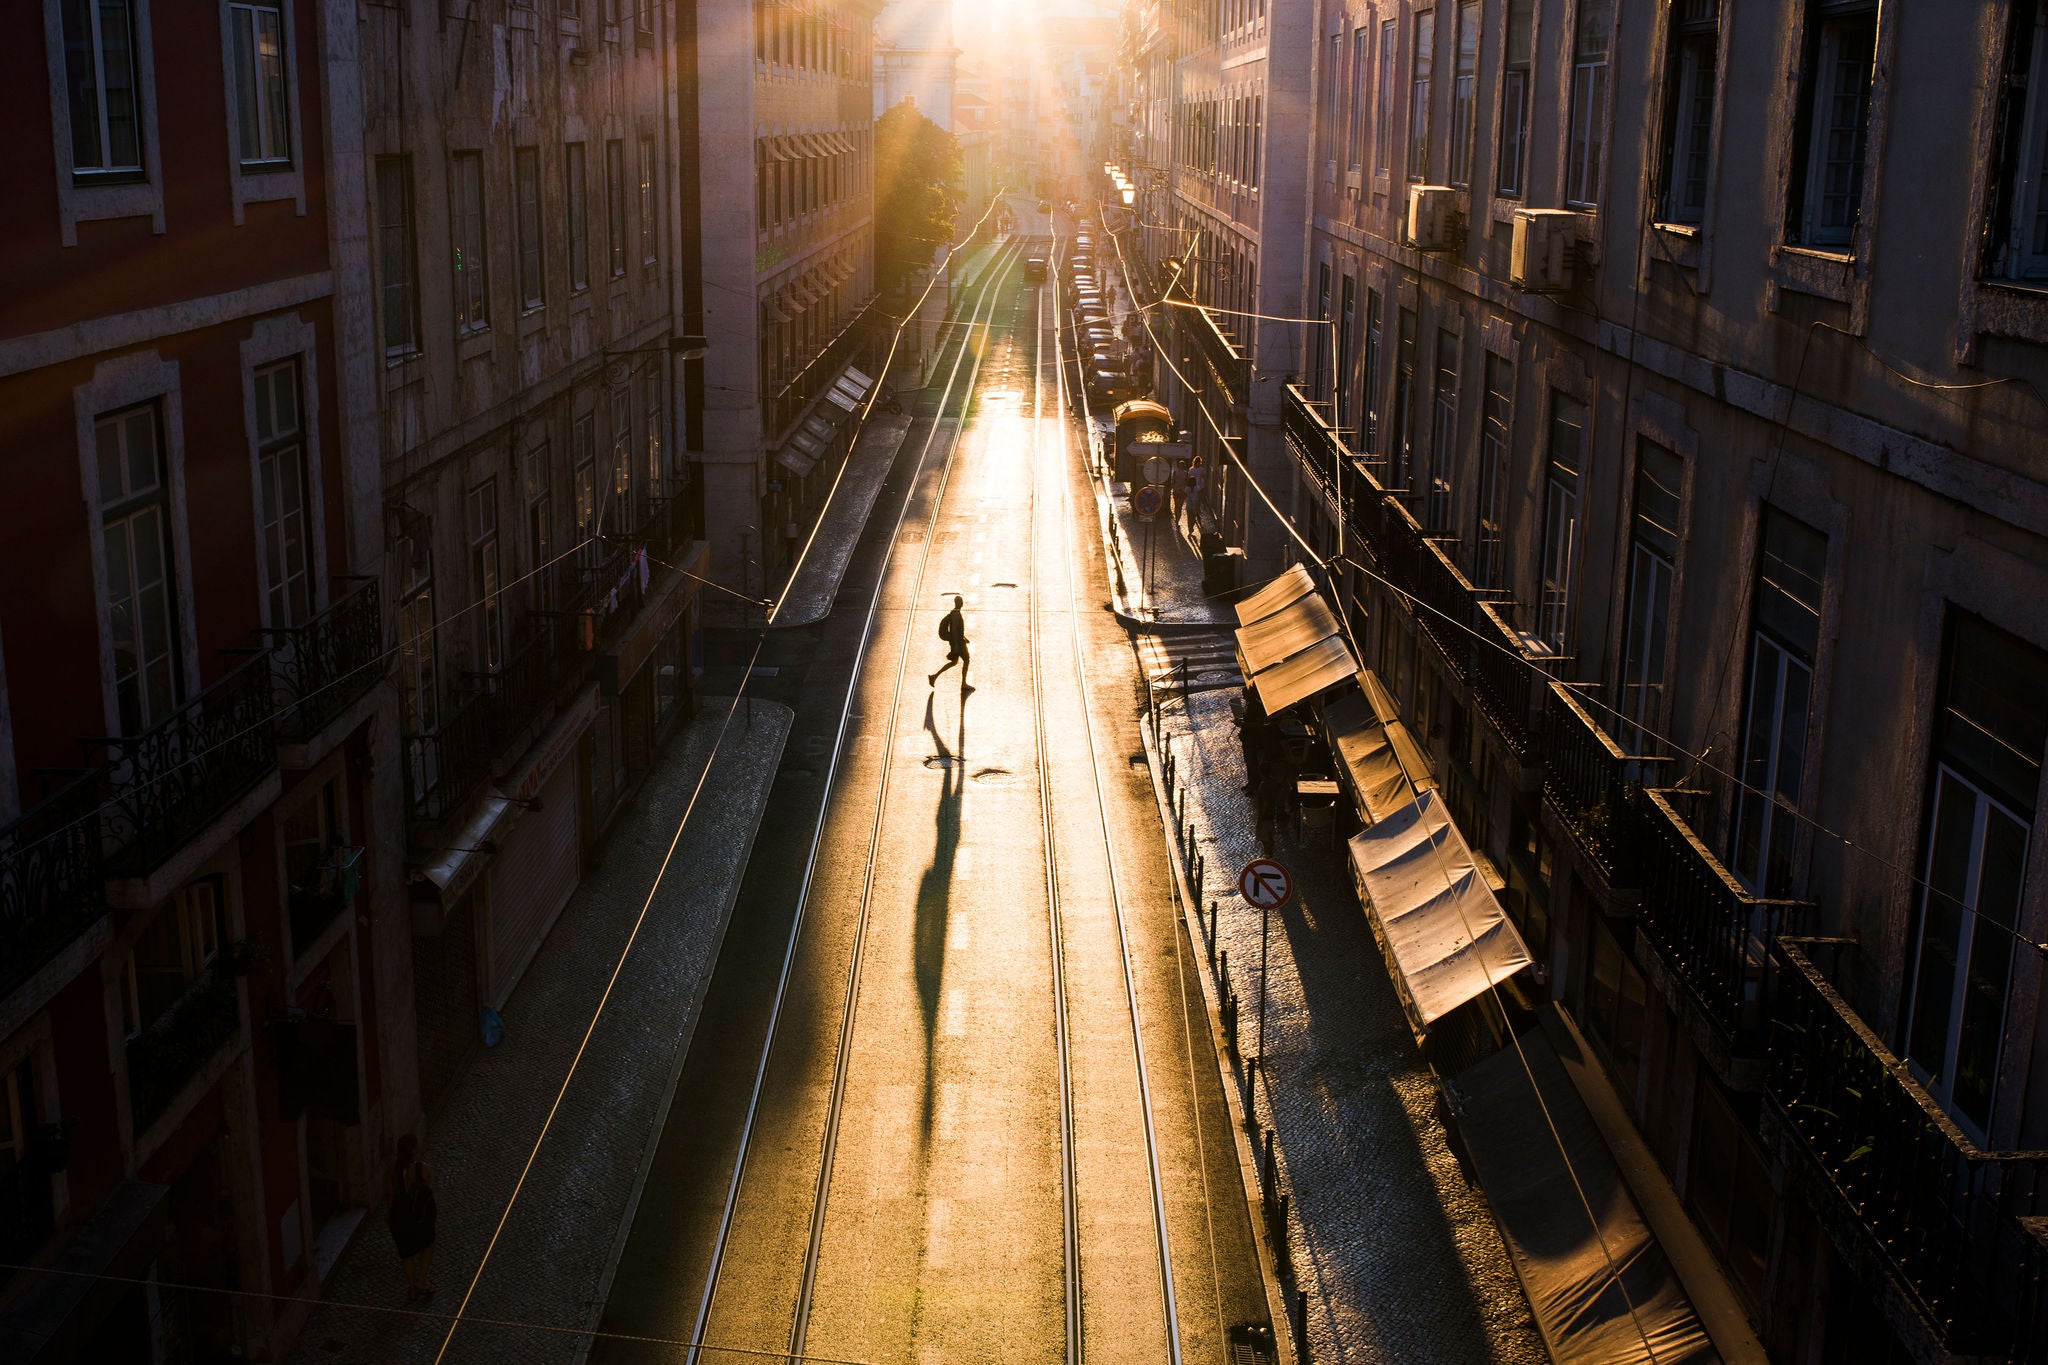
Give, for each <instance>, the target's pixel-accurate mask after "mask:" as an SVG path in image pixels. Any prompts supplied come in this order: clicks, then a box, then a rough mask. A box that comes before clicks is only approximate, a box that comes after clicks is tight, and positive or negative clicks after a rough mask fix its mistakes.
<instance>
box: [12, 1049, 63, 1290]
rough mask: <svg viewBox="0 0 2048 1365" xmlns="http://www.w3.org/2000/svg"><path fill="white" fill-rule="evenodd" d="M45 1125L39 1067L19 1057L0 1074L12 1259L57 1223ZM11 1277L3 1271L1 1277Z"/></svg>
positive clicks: (18, 1260)
mask: <svg viewBox="0 0 2048 1365" xmlns="http://www.w3.org/2000/svg"><path fill="white" fill-rule="evenodd" d="M42 1126H43V1125H42V1122H41V1117H40V1111H39V1110H38V1108H37V1106H36V1081H35V1068H34V1066H33V1065H32V1064H31V1063H30V1062H27V1061H22V1062H17V1063H16V1064H15V1065H14V1066H13V1068H12V1069H10V1070H8V1071H7V1072H6V1073H4V1074H0V1257H5V1258H6V1260H7V1262H8V1263H9V1264H12V1265H20V1264H23V1263H25V1262H27V1261H29V1260H31V1259H33V1258H34V1256H35V1253H36V1250H37V1248H39V1247H41V1246H42V1244H43V1243H44V1242H46V1241H48V1240H49V1238H50V1234H51V1233H52V1232H53V1231H55V1228H56V1209H55V1206H54V1204H53V1202H52V1200H51V1197H50V1166H49V1162H48V1160H47V1158H48V1156H50V1155H51V1153H50V1152H49V1151H47V1150H45V1148H44V1140H43V1137H42ZM11 1278H13V1276H12V1273H11V1272H5V1273H0V1283H4V1282H5V1281H6V1280H7V1279H11Z"/></svg>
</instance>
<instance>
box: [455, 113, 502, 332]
mask: <svg viewBox="0 0 2048 1365" xmlns="http://www.w3.org/2000/svg"><path fill="white" fill-rule="evenodd" d="M469 165H474V166H475V167H476V180H477V183H476V197H475V203H474V204H472V205H469V207H468V210H467V211H465V208H464V202H465V200H466V199H467V198H468V196H467V195H466V193H465V192H464V188H463V184H462V168H463V167H465V166H469ZM487 194H488V187H487V186H486V184H485V167H484V156H483V152H482V151H481V150H480V149H478V150H472V149H467V148H452V149H450V151H449V153H448V257H449V259H448V273H449V277H450V279H449V284H450V290H449V293H450V298H451V299H452V301H453V303H454V305H455V335H456V336H458V337H470V336H477V335H480V334H482V333H485V332H488V331H490V330H491V225H490V218H489V212H488V209H487V207H486V195H487ZM466 217H473V218H474V219H475V221H476V241H475V243H474V245H475V247H476V250H475V252H474V255H475V256H476V258H477V262H478V265H479V267H480V268H479V269H478V270H477V271H474V272H470V275H469V279H474V280H476V285H475V291H474V298H475V301H476V302H477V303H479V304H480V305H481V312H480V316H479V317H478V318H477V319H476V320H475V321H472V320H471V319H470V308H469V303H470V301H471V291H470V288H469V280H468V279H465V278H464V273H463V272H462V271H460V270H458V269H457V268H456V264H455V260H456V257H457V256H458V255H459V254H460V253H461V252H462V251H463V250H464V249H465V247H467V246H468V245H470V244H468V243H465V242H464V241H463V240H462V235H463V221H464V219H465V218H466Z"/></svg>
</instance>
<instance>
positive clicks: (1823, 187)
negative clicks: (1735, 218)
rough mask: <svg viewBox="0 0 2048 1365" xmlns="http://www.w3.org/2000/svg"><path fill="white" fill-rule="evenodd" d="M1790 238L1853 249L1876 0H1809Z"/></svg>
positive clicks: (1788, 210)
mask: <svg viewBox="0 0 2048 1365" xmlns="http://www.w3.org/2000/svg"><path fill="white" fill-rule="evenodd" d="M1806 33H1807V37H1806V53H1805V62H1804V65H1803V67H1802V69H1801V72H1800V82H1799V105H1798V119H1797V122H1796V124H1795V126H1794V129H1793V143H1792V154H1793V161H1792V178H1791V193H1790V195H1789V196H1788V198H1789V202H1788V203H1787V204H1786V207H1785V239H1786V240H1787V241H1789V242H1796V243H1798V244H1799V245H1801V246H1810V247H1825V248H1839V249H1842V250H1847V249H1849V248H1850V247H1851V246H1852V245H1853V244H1854V242H1855V239H1856V220H1857V218H1858V216H1859V214H1860V213H1861V210H1862V206H1863V163H1864V153H1865V139H1866V136H1867V134H1868V132H1869V125H1870V80H1871V69H1872V63H1873V62H1874V61H1875V60H1876V54H1877V3H1876V0H1808V4H1807V8H1806Z"/></svg>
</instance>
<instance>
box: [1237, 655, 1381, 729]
mask: <svg viewBox="0 0 2048 1365" xmlns="http://www.w3.org/2000/svg"><path fill="white" fill-rule="evenodd" d="M1357 671H1358V660H1356V659H1354V658H1352V657H1351V650H1350V648H1349V647H1347V646H1346V645H1345V643H1344V641H1343V640H1341V639H1339V638H1338V637H1337V636H1334V635H1332V636H1330V637H1329V638H1328V639H1325V640H1318V641H1316V643H1314V644H1312V645H1310V646H1309V647H1308V648H1307V649H1304V650H1303V651H1301V653H1299V654H1295V655H1292V656H1291V657H1289V658H1286V659H1283V660H1282V661H1281V662H1279V663H1277V664H1274V665H1273V666H1272V667H1271V668H1268V669H1266V670H1264V671H1263V672H1260V673H1255V674H1253V675H1252V679H1251V682H1250V683H1249V684H1248V686H1250V687H1251V689H1252V690H1253V691H1254V692H1255V693H1257V695H1258V698H1259V705H1261V706H1263V707H1265V708H1266V714H1267V715H1269V716H1277V715H1279V714H1280V713H1281V712H1282V711H1285V710H1286V709H1287V708H1288V707H1290V706H1292V705H1294V704H1295V703H1296V702H1298V701H1305V700H1307V699H1308V698H1310V697H1313V696H1314V695H1315V694H1316V693H1318V692H1320V691H1322V690H1323V689H1324V688H1326V687H1334V686H1335V685H1336V684H1338V683H1340V682H1343V681H1344V680H1345V679H1346V678H1348V677H1350V676H1351V675H1352V674H1353V673H1355V672H1357Z"/></svg>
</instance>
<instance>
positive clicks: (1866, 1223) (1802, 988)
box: [1765, 938, 2048, 1359]
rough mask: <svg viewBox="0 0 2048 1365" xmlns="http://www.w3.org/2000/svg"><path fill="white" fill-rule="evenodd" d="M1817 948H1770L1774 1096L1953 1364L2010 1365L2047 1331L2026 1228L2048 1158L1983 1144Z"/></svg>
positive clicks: (2036, 1207) (1770, 1082)
mask: <svg viewBox="0 0 2048 1365" xmlns="http://www.w3.org/2000/svg"><path fill="white" fill-rule="evenodd" d="M1808 946H1810V945H1809V942H1808V941H1804V940H1801V939H1797V938H1784V939H1780V940H1779V941H1778V942H1777V943H1775V944H1774V945H1772V949H1771V956H1772V960H1773V964H1774V966H1775V971H1774V973H1773V983H1772V984H1773V996H1774V1006H1773V1028H1772V1031H1771V1038H1770V1069H1769V1072H1768V1078H1767V1080H1766V1082H1765V1086H1766V1092H1767V1093H1768V1095H1769V1096H1770V1099H1771V1101H1772V1103H1773V1104H1774V1105H1775V1106H1776V1108H1777V1109H1778V1111H1779V1112H1780V1113H1781V1114H1782V1115H1783V1116H1784V1120H1785V1123H1786V1125H1787V1126H1788V1127H1789V1128H1790V1130H1791V1131H1792V1133H1794V1134H1796V1135H1797V1137H1798V1140H1799V1142H1800V1143H1801V1144H1802V1145H1803V1146H1804V1147H1805V1148H1806V1150H1807V1153H1808V1154H1809V1155H1810V1156H1811V1157H1812V1158H1813V1160H1814V1162H1815V1163H1816V1164H1817V1165H1818V1166H1819V1167H1820V1168H1821V1169H1822V1170H1823V1171H1825V1172H1826V1173H1827V1176H1828V1183H1829V1184H1830V1185H1831V1186H1832V1188H1833V1191H1834V1193H1835V1195H1836V1196H1838V1197H1839V1199H1840V1201H1841V1205H1842V1209H1843V1212H1845V1213H1846V1214H1847V1215H1848V1218H1849V1219H1850V1220H1852V1221H1853V1222H1854V1223H1855V1224H1856V1225H1857V1226H1858V1227H1860V1229H1861V1230H1862V1233H1863V1235H1864V1237H1865V1239H1866V1242H1865V1245H1866V1248H1867V1250H1868V1252H1869V1253H1870V1254H1871V1255H1872V1256H1874V1257H1876V1258H1878V1259H1880V1260H1881V1261H1882V1262H1884V1263H1885V1264H1887V1265H1888V1266H1889V1267H1890V1268H1891V1270H1892V1271H1893V1272H1894V1273H1895V1275H1896V1276H1897V1279H1898V1281H1899V1282H1900V1283H1901V1284H1903V1285H1904V1286H1905V1287H1906V1288H1907V1290H1908V1291H1909V1292H1910V1293H1911V1295H1912V1297H1913V1299H1914V1300H1916V1301H1917V1303H1918V1305H1919V1307H1920V1309H1921V1310H1922V1312H1923V1313H1924V1314H1925V1317H1926V1319H1927V1321H1928V1323H1929V1324H1930V1325H1932V1326H1933V1327H1934V1329H1935V1330H1936V1332H1937V1333H1938V1334H1939V1335H1940V1337H1941V1338H1942V1344H1943V1345H1944V1346H1945V1347H1946V1348H1947V1349H1948V1351H1950V1352H1951V1353H1953V1354H1956V1355H1982V1356H1985V1357H1987V1358H1988V1357H1993V1356H2001V1357H2002V1356H2004V1355H2006V1354H2007V1353H2008V1352H2009V1351H2012V1350H2013V1349H2014V1347H2015V1345H2016V1343H2015V1334H2016V1333H2020V1332H2026V1331H2028V1329H2030V1328H2034V1327H2036V1326H2037V1325H2038V1324H2039V1321H2040V1311H2039V1310H2040V1303H2039V1296H2040V1292H2041V1279H2040V1271H2041V1263H2042V1257H2041V1254H2040V1250H2041V1249H2040V1244H2039V1241H2038V1239H2037V1238H2035V1237H2034V1236H2033V1231H2034V1227H2036V1226H2038V1225H2029V1224H2026V1223H2022V1222H2021V1221H2020V1220H2022V1219H2032V1218H2035V1217H2038V1216H2039V1215H2040V1214H2041V1213H2042V1212H2043V1205H2044V1199H2043V1190H2044V1185H2048V1152H2039V1151H1985V1150H1983V1149H1981V1148H1979V1147H1978V1146H1977V1145H1976V1144H1975V1143H1974V1142H1972V1141H1971V1140H1970V1139H1969V1137H1968V1136H1967V1135H1965V1134H1964V1133H1963V1132H1962V1130H1961V1129H1959V1128H1958V1127H1957V1126H1956V1125H1955V1123H1954V1121H1953V1120H1951V1119H1950V1118H1949V1117H1948V1115H1947V1114H1945V1113H1944V1112H1942V1108H1941V1106H1940V1105H1939V1104H1938V1103H1936V1102H1935V1100H1934V1098H1933V1096H1931V1095H1929V1094H1928V1093H1927V1091H1926V1090H1925V1089H1924V1088H1922V1087H1921V1085H1920V1084H1919V1083H1918V1082H1917V1081H1915V1080H1914V1079H1913V1075H1912V1072H1911V1071H1910V1070H1908V1069H1907V1067H1906V1065H1905V1063H1904V1062H1902V1061H1900V1060H1899V1058H1897V1057H1895V1056H1893V1055H1892V1053H1891V1052H1890V1051H1889V1050H1887V1049H1886V1047H1885V1045H1884V1044H1883V1043H1882V1042H1880V1041H1879V1039H1878V1037H1877V1035H1876V1034H1874V1033H1872V1032H1871V1031H1870V1029H1869V1028H1868V1027H1867V1026H1866V1025H1865V1024H1864V1023H1863V1021H1862V1020H1861V1019H1860V1018H1858V1017H1857V1015H1856V1012H1855V1011H1854V1010H1852V1009H1851V1008H1850V1007H1849V1005H1848V1003H1847V1002H1846V1001H1844V1000H1843V999H1842V997H1841V996H1840V995H1839V994H1838V993H1837V992H1836V991H1835V988H1834V987H1833V986H1832V985H1831V984H1830V983H1829V982H1828V980H1827V978H1826V977H1825V976H1824V975H1823V974H1822V973H1821V971H1820V969H1819V968H1818V967H1817V966H1816V965H1815V963H1814V962H1813V961H1812V959H1811V958H1810V957H1809V956H1808V955H1807V951H1806V950H1807V948H1808ZM2027 1358H2028V1359H2035V1358H2037V1357H2035V1356H2032V1355H2029V1356H2028V1357H2027Z"/></svg>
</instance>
